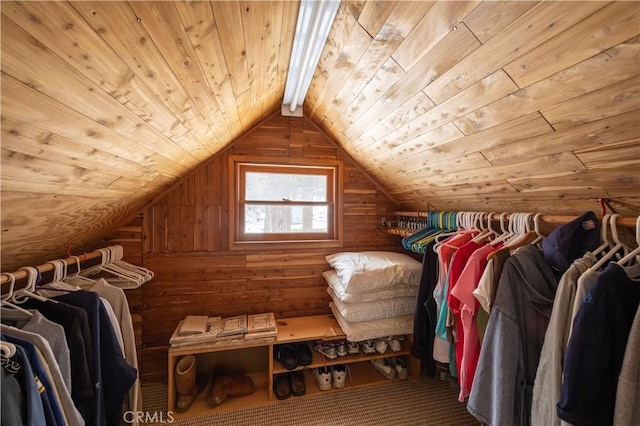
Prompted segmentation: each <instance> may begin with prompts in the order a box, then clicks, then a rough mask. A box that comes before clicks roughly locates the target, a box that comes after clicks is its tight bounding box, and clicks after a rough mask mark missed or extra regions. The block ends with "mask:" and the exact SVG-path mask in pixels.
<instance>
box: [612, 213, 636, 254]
mask: <svg viewBox="0 0 640 426" xmlns="http://www.w3.org/2000/svg"><path fill="white" fill-rule="evenodd" d="M636 244H637V245H638V247H636V248H635V249H633V250H631V251H630V252H629V253H628V254H627V255H626V256H625V257H623V258H622V259H620V260H619V261H618V262H616V263H617V264H618V265H620V266H623V265H625V264H627V263H629V262H631V261H634V260H636V256H640V216H638V217H637V219H636Z"/></svg>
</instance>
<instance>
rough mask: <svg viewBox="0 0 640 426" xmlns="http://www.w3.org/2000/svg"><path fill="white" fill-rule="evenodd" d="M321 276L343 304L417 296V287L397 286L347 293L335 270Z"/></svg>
mask: <svg viewBox="0 0 640 426" xmlns="http://www.w3.org/2000/svg"><path fill="white" fill-rule="evenodd" d="M322 276H323V277H324V279H325V280H327V284H329V287H331V289H332V290H333V292H334V293H335V295H336V296H337V297H338V298H339V299H340V300H341V301H343V302H348V303H360V302H374V301H376V300H381V299H391V298H395V297H415V296H416V295H417V294H418V287H417V286H415V285H402V284H398V285H395V286H393V287H387V288H383V289H380V288H375V287H374V289H373V290H371V291H368V292H361V293H349V292H347V290H346V288H345V286H344V284H343V283H342V281H340V278H339V277H338V274H337V273H336V271H335V270H333V269H331V270H328V271H324V272H323V273H322Z"/></svg>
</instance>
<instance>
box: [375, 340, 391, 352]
mask: <svg viewBox="0 0 640 426" xmlns="http://www.w3.org/2000/svg"><path fill="white" fill-rule="evenodd" d="M374 346H375V348H376V352H378V353H379V354H383V353H385V352H386V351H387V347H388V346H389V345H388V344H387V341H386V340H385V339H376V340H374Z"/></svg>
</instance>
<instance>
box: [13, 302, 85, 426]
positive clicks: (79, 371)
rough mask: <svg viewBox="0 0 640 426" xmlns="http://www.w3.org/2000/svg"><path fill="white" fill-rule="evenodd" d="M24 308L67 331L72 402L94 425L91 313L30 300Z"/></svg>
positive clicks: (56, 303) (75, 307)
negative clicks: (36, 312) (34, 311)
mask: <svg viewBox="0 0 640 426" xmlns="http://www.w3.org/2000/svg"><path fill="white" fill-rule="evenodd" d="M23 306H24V307H25V308H27V309H34V310H37V311H38V312H40V313H41V314H42V315H43V316H44V317H45V318H47V319H48V320H50V321H52V322H55V323H56V324H59V325H61V326H62V328H63V329H64V332H65V337H66V339H67V345H68V346H69V361H70V364H71V398H72V399H73V402H74V404H75V406H76V407H77V408H78V410H79V411H80V413H81V415H82V418H83V419H84V420H85V423H86V424H93V419H94V415H93V412H94V402H95V399H94V387H95V386H94V379H93V374H94V369H95V365H94V364H95V362H94V357H93V339H92V337H91V331H90V328H89V318H88V314H87V312H86V311H85V310H84V309H82V308H79V307H77V306H73V305H69V304H67V303H63V302H60V301H57V302H53V301H51V300H47V301H40V300H37V299H29V300H27V301H26V302H25V303H24V304H23Z"/></svg>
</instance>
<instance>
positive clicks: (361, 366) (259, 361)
mask: <svg viewBox="0 0 640 426" xmlns="http://www.w3.org/2000/svg"><path fill="white" fill-rule="evenodd" d="M276 322H277V324H278V337H277V338H276V339H275V340H274V341H271V342H244V343H240V344H234V345H227V346H218V345H211V344H209V345H207V344H200V345H193V346H184V347H178V348H170V349H169V357H168V378H169V380H168V384H169V386H168V391H167V397H168V404H167V406H168V410H169V411H173V412H174V414H173V415H174V417H175V418H183V417H192V416H197V415H202V414H206V413H211V412H214V411H218V412H220V411H227V410H232V409H237V408H244V407H250V406H255V405H262V404H268V403H277V402H279V401H278V400H277V399H276V398H275V396H274V393H273V382H274V375H276V374H284V373H288V372H290V371H295V370H286V369H285V368H284V367H283V366H282V365H281V364H280V363H279V362H278V361H275V360H274V358H273V354H274V346H276V345H280V344H285V343H293V342H309V344H310V346H313V342H314V341H315V340H335V339H345V338H346V336H345V335H344V334H343V332H342V329H341V328H340V326H339V325H338V323H337V321H336V320H335V318H334V317H333V316H332V315H315V316H306V317H296V318H284V319H279V320H277V321H276ZM401 343H402V350H401V351H399V352H392V351H391V350H390V349H387V351H386V352H385V353H384V354H379V353H375V354H364V353H362V351H360V353H359V354H357V355H355V354H354V355H347V356H344V357H338V358H336V359H333V360H331V359H328V358H326V357H324V356H323V355H322V354H320V353H319V352H317V351H315V350H313V349H312V351H313V360H312V363H311V364H310V365H307V366H302V367H298V368H296V370H303V372H304V374H305V385H306V393H305V395H304V396H309V395H315V394H318V393H321V392H325V393H326V392H333V391H345V390H349V389H355V388H359V387H364V386H371V385H375V384H380V383H386V382H388V381H389V380H388V379H386V378H385V377H383V376H382V375H381V374H380V373H378V372H376V371H375V369H374V368H373V366H372V365H371V363H370V361H371V360H374V359H379V358H388V357H397V356H402V357H404V359H405V361H406V362H407V365H408V367H409V377H417V376H418V374H419V371H420V366H419V361H418V360H416V359H415V358H413V357H412V356H411V355H410V352H409V347H410V345H411V336H405V339H404V340H403V341H402V342H401ZM185 355H196V357H197V359H198V373H199V374H208V375H210V374H211V373H212V372H213V370H214V369H215V370H224V371H233V372H238V373H243V374H248V375H249V376H251V378H252V379H253V381H254V384H255V385H256V391H255V393H253V394H252V395H249V396H243V397H236V398H231V397H230V398H228V399H227V400H226V401H224V402H223V403H222V404H220V405H219V406H217V407H212V406H210V405H209V404H208V401H207V395H206V394H205V392H201V393H200V395H198V397H197V399H196V401H194V402H193V404H192V405H191V407H189V410H187V411H186V412H185V413H176V412H175V401H176V396H177V395H176V389H175V381H174V371H175V366H176V363H177V362H178V360H179V359H180V358H181V357H183V356H185ZM336 364H346V365H348V370H349V372H348V375H347V381H346V385H345V387H344V388H342V389H335V388H332V389H331V390H327V391H321V390H319V389H318V386H317V385H316V381H315V378H314V377H313V369H314V368H317V367H326V366H331V365H336ZM304 396H303V397H304ZM291 398H297V397H294V396H292V397H291Z"/></svg>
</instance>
